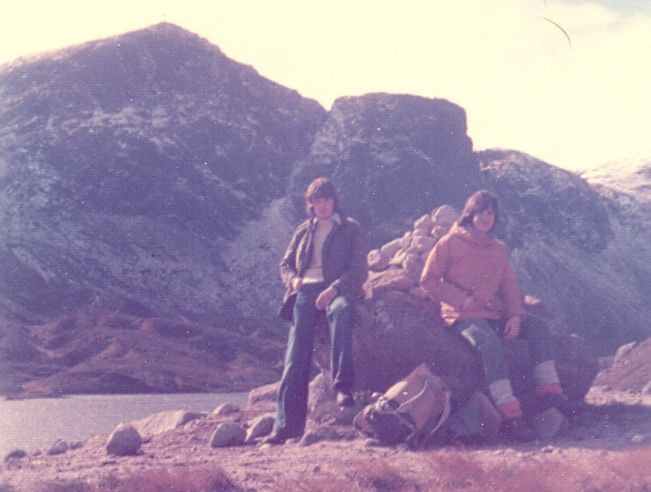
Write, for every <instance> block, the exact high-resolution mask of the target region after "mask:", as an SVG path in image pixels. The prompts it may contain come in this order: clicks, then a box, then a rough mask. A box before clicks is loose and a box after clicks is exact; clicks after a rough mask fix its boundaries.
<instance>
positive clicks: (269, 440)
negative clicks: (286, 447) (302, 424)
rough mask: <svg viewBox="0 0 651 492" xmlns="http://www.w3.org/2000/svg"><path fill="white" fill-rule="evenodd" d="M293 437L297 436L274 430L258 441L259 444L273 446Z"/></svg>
mask: <svg viewBox="0 0 651 492" xmlns="http://www.w3.org/2000/svg"><path fill="white" fill-rule="evenodd" d="M293 437H298V436H290V435H289V434H287V433H285V432H282V431H274V432H272V433H271V434H269V435H268V436H267V437H265V438H264V439H263V440H262V441H261V442H260V444H271V445H273V446H277V445H279V444H285V441H287V439H291V438H293Z"/></svg>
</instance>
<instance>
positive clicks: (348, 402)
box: [337, 390, 355, 407]
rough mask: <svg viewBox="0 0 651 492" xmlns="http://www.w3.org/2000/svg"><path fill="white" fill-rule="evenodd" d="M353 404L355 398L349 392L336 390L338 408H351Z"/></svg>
mask: <svg viewBox="0 0 651 492" xmlns="http://www.w3.org/2000/svg"><path fill="white" fill-rule="evenodd" d="M354 404H355V397H354V396H353V394H352V393H351V392H350V390H337V405H339V406H340V407H352V406H353V405H354Z"/></svg>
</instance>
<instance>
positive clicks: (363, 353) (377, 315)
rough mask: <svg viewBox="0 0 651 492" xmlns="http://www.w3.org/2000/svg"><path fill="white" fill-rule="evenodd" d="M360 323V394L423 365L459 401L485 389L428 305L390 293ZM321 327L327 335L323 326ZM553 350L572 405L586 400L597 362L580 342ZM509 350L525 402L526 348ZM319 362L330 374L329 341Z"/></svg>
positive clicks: (529, 379)
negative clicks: (426, 366)
mask: <svg viewBox="0 0 651 492" xmlns="http://www.w3.org/2000/svg"><path fill="white" fill-rule="evenodd" d="M357 320H358V321H357V324H356V326H355V331H354V332H353V351H354V354H355V373H356V386H357V388H359V389H369V390H373V391H384V390H386V389H387V388H388V387H389V386H391V385H392V384H393V383H395V382H396V381H397V380H399V379H401V378H403V377H405V376H406V375H407V374H409V372H411V370H413V369H414V367H416V366H417V365H419V364H420V363H422V362H429V363H431V364H432V367H433V370H434V372H435V373H436V374H439V375H441V376H443V377H444V378H445V379H446V381H447V382H448V384H449V386H450V387H451V389H452V390H453V394H454V396H455V397H456V398H458V399H459V400H460V401H464V400H465V399H466V398H468V397H469V396H470V395H471V394H472V393H473V392H474V391H475V390H477V389H481V388H482V385H483V383H482V376H481V370H480V367H479V363H478V360H477V358H476V356H475V355H474V354H473V352H472V350H471V349H470V347H469V346H468V345H467V344H466V343H465V342H464V341H463V340H462V339H461V338H460V337H457V336H455V335H453V334H452V333H451V332H450V330H449V329H447V328H445V327H444V326H442V324H441V323H440V321H439V318H438V312H437V310H436V308H435V307H434V306H433V304H432V303H431V302H430V301H427V300H422V299H418V298H416V297H414V296H411V295H409V294H407V293H404V292H399V291H387V292H384V293H381V294H380V295H378V296H377V297H375V298H373V299H370V300H367V301H365V302H364V303H363V304H361V305H360V306H359V307H358V309H357ZM321 327H322V328H323V329H322V331H321V333H322V334H325V331H326V330H325V326H323V324H322V326H321ZM552 346H553V353H554V354H555V358H556V363H557V370H558V373H559V377H560V379H561V383H562V384H563V386H564V388H565V391H566V392H567V394H568V396H570V397H571V398H573V399H577V400H580V399H582V398H583V397H584V396H585V394H586V393H587V392H588V390H589V389H590V386H591V385H592V381H593V380H594V378H595V376H596V374H597V371H598V369H599V368H598V363H597V358H596V357H595V355H594V353H593V352H592V351H591V350H590V348H589V347H588V345H587V344H586V342H585V341H584V340H583V339H581V338H580V337H577V336H572V335H563V334H555V335H553V336H552ZM506 347H507V364H508V367H509V371H510V373H511V374H512V375H514V377H513V378H512V383H513V388H514V391H515V392H516V394H519V395H521V396H524V397H525V398H526V395H528V394H530V392H531V389H532V388H533V387H534V383H533V373H532V367H533V364H532V361H531V358H530V357H529V354H528V351H527V348H526V342H524V341H523V340H514V341H512V342H509V343H507V344H506ZM316 360H317V363H318V364H319V366H320V367H321V368H323V369H324V370H327V369H328V368H329V362H328V361H329V346H328V342H327V337H325V336H323V337H321V338H320V339H319V343H318V344H317V349H316Z"/></svg>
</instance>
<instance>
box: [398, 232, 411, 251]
mask: <svg viewBox="0 0 651 492" xmlns="http://www.w3.org/2000/svg"><path fill="white" fill-rule="evenodd" d="M412 236H413V234H412V233H411V231H407V232H405V233H404V234H403V235H402V237H401V238H400V247H401V248H408V247H409V245H410V244H411V238H412Z"/></svg>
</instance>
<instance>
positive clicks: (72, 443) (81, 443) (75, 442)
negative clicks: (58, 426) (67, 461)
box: [69, 441, 84, 449]
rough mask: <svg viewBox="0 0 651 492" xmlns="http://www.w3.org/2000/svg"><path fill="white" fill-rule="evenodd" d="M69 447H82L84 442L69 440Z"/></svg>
mask: <svg viewBox="0 0 651 492" xmlns="http://www.w3.org/2000/svg"><path fill="white" fill-rule="evenodd" d="M69 444H70V449H79V448H83V447H84V443H83V442H81V441H70V443H69Z"/></svg>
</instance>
